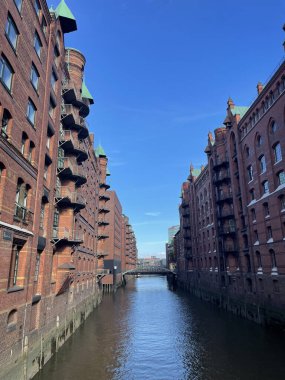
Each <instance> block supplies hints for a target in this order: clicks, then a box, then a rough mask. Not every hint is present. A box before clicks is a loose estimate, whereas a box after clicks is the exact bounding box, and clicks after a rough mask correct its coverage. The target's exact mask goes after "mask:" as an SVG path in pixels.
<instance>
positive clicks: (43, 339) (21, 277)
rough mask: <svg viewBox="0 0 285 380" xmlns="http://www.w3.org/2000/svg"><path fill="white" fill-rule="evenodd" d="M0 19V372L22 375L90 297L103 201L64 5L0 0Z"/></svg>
mask: <svg viewBox="0 0 285 380" xmlns="http://www.w3.org/2000/svg"><path fill="white" fill-rule="evenodd" d="M0 24H1V25H2V26H3V28H2V30H3V33H0V55H1V57H0V118H1V134H0V247H1V269H0V274H1V276H0V277H1V278H0V332H1V348H0V368H1V370H0V377H1V378H7V379H8V378H11V379H15V378H19V379H22V378H30V377H31V376H32V375H33V374H35V373H36V372H37V371H38V370H39V369H40V368H41V367H42V366H43V365H44V364H45V363H46V362H47V360H48V359H49V358H50V357H51V355H52V354H53V353H54V352H55V351H56V350H57V349H58V348H59V347H60V346H61V345H62V344H63V343H64V342H65V340H66V339H67V338H68V337H69V336H70V335H71V334H72V333H73V332H74V331H75V329H76V328H77V327H78V326H79V325H80V324H81V323H82V322H83V321H84V319H85V318H86V317H87V316H88V315H89V314H90V312H91V311H92V310H93V308H94V307H95V306H96V305H97V304H98V302H100V299H101V297H102V278H104V276H105V275H106V273H108V270H106V269H105V264H104V257H105V255H106V250H105V249H104V244H103V242H104V241H107V240H108V235H107V234H106V233H105V232H106V231H105V230H106V226H108V222H106V218H105V216H106V214H107V213H108V211H111V210H112V205H111V206H108V202H109V199H110V197H109V196H108V193H107V190H108V188H109V185H108V184H107V183H106V176H107V175H108V172H107V157H106V155H105V154H102V152H101V151H100V149H101V148H100V147H99V149H98V148H97V150H96V152H95V151H94V137H93V135H92V134H90V133H89V128H88V124H87V121H86V118H87V116H88V114H89V112H90V106H91V105H92V104H93V103H94V100H93V98H92V96H91V94H90V92H89V91H88V89H87V87H86V84H85V82H84V80H83V77H84V68H85V64H86V61H85V57H84V56H83V54H82V53H81V52H80V51H78V50H77V49H74V48H65V46H64V35H65V34H66V33H70V32H73V31H75V30H76V29H77V25H76V20H75V18H74V16H73V15H72V13H71V11H70V10H69V8H68V7H67V5H66V3H65V2H64V0H61V1H60V3H59V5H58V7H57V8H56V9H55V10H54V9H50V10H49V9H48V7H47V4H46V1H44V0H26V1H21V0H17V1H14V0H4V1H3V2H2V3H1V7H0ZM98 150H99V153H98ZM108 207H109V208H108ZM115 212H117V211H115ZM116 215H117V214H116ZM119 219H120V220H121V214H120V217H119ZM118 234H119V235H120V232H119V233H118Z"/></svg>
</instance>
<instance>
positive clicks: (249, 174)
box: [247, 165, 253, 181]
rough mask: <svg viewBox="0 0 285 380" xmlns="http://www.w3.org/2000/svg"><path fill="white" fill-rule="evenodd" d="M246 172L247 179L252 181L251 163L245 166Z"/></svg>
mask: <svg viewBox="0 0 285 380" xmlns="http://www.w3.org/2000/svg"><path fill="white" fill-rule="evenodd" d="M247 173H248V180H249V181H252V179H253V169H252V166H251V165H250V166H249V167H248V168H247Z"/></svg>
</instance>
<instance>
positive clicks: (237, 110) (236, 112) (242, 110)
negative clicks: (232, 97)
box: [231, 106, 249, 117]
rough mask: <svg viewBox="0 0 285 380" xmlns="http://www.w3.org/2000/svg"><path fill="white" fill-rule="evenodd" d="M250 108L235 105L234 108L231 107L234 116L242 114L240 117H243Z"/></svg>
mask: <svg viewBox="0 0 285 380" xmlns="http://www.w3.org/2000/svg"><path fill="white" fill-rule="evenodd" d="M248 109H249V107H239V106H234V108H231V113H232V114H233V116H235V115H240V117H243V115H244V114H245V113H246V111H247V110H248Z"/></svg>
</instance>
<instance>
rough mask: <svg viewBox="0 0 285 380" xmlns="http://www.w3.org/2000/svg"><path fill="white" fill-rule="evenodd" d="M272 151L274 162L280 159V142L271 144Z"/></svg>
mask: <svg viewBox="0 0 285 380" xmlns="http://www.w3.org/2000/svg"><path fill="white" fill-rule="evenodd" d="M272 148H273V152H274V162H275V163H276V162H279V161H281V160H282V152H281V145H280V143H279V142H278V143H276V144H275V145H273V147H272Z"/></svg>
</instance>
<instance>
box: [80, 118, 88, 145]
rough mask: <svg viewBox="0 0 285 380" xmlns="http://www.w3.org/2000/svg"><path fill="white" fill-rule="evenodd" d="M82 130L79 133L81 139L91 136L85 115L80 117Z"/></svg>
mask: <svg viewBox="0 0 285 380" xmlns="http://www.w3.org/2000/svg"><path fill="white" fill-rule="evenodd" d="M79 127H80V131H79V133H78V138H79V139H81V140H82V139H86V137H88V136H89V126H88V123H87V121H86V120H84V119H83V117H81V118H80V124H79Z"/></svg>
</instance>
